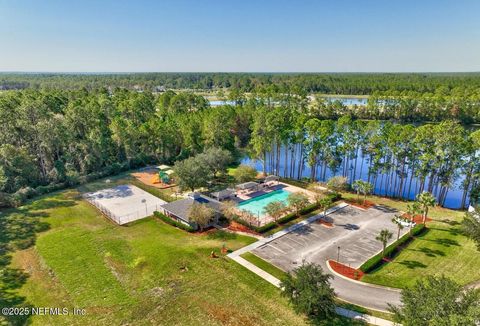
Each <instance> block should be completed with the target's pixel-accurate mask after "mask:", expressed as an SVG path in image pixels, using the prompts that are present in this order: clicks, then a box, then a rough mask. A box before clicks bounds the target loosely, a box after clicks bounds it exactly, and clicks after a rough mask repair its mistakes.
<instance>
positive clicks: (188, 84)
mask: <svg viewBox="0 0 480 326" xmlns="http://www.w3.org/2000/svg"><path fill="white" fill-rule="evenodd" d="M269 85H274V86H275V87H278V88H280V89H283V88H285V87H286V88H291V89H295V88H296V89H298V90H300V89H301V90H303V91H305V92H308V93H324V94H359V95H360V94H363V95H370V94H372V93H374V92H377V91H378V92H384V91H394V92H409V91H411V92H416V93H436V92H437V90H438V89H442V92H445V93H446V94H445V95H448V94H450V90H452V89H460V90H464V89H470V90H474V89H475V90H477V92H478V89H479V88H480V73H423V74H420V73H276V74H273V73H131V74H127V73H123V74H120V73H119V74H55V73H0V90H1V89H4V90H7V89H24V88H33V89H44V88H48V89H81V88H87V89H97V88H102V87H105V88H116V87H122V88H128V89H143V90H149V91H156V90H158V89H163V88H167V89H191V90H212V89H219V88H236V89H239V90H240V91H242V92H252V91H254V90H255V89H258V88H263V87H266V86H269Z"/></svg>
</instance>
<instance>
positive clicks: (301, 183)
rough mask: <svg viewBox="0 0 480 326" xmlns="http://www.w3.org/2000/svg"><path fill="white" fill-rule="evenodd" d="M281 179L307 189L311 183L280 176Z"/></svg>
mask: <svg viewBox="0 0 480 326" xmlns="http://www.w3.org/2000/svg"><path fill="white" fill-rule="evenodd" d="M280 181H281V182H285V183H288V184H291V185H292V186H296V187H299V188H303V189H306V188H307V187H308V185H309V183H308V182H306V181H302V180H295V179H287V178H280Z"/></svg>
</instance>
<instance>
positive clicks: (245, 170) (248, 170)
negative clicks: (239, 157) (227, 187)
mask: <svg viewBox="0 0 480 326" xmlns="http://www.w3.org/2000/svg"><path fill="white" fill-rule="evenodd" d="M233 177H234V178H235V180H236V181H237V182H247V181H253V180H255V178H256V177H257V170H255V168H253V167H251V166H249V165H243V164H242V165H240V166H239V167H238V168H236V169H235V170H234V171H233Z"/></svg>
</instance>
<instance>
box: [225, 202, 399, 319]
mask: <svg viewBox="0 0 480 326" xmlns="http://www.w3.org/2000/svg"><path fill="white" fill-rule="evenodd" d="M347 206H348V204H345V203H342V204H339V205H337V206H334V207H332V208H330V209H328V210H327V212H326V213H327V215H328V214H331V213H333V212H336V211H337V210H339V209H342V208H344V207H347ZM321 217H323V214H318V215H314V216H311V217H309V218H308V219H306V220H304V221H302V222H299V223H297V224H294V225H292V226H290V227H288V228H286V229H284V230H281V231H279V232H277V233H275V234H272V235H270V236H268V237H266V238H263V239H260V240H259V241H257V242H255V243H252V244H250V245H248V246H246V247H243V248H241V249H239V250H237V251H234V252H232V253H230V254H228V257H230V258H231V259H233V260H234V261H236V262H237V263H239V264H240V265H242V266H244V267H245V268H247V269H248V270H250V271H251V272H253V273H255V274H257V275H258V276H260V277H261V278H263V279H264V280H266V281H267V282H269V283H270V284H272V285H274V286H276V287H278V288H280V280H279V279H277V278H276V277H274V276H273V275H271V274H269V273H267V272H265V271H264V270H262V269H260V268H258V267H257V266H255V265H254V264H252V263H250V262H249V261H247V260H245V259H243V258H242V257H240V255H242V254H244V253H246V252H249V251H251V250H253V249H256V248H258V247H260V246H262V245H264V244H266V243H268V242H270V241H273V240H275V239H277V238H279V237H281V236H283V235H285V234H287V233H289V232H292V231H294V230H296V229H298V228H301V227H303V226H305V225H308V224H310V223H313V222H315V221H316V220H318V219H320V218H321ZM343 281H344V282H346V283H347V286H348V285H350V286H351V285H352V284H351V283H350V284H349V282H348V281H347V280H343ZM354 284H355V283H354ZM355 285H356V286H357V287H360V291H361V290H362V288H361V287H362V286H363V285H359V284H355ZM366 287H367V288H369V289H375V288H373V287H368V286H366ZM334 288H335V290H337V288H336V287H335V286H334ZM377 289H378V288H377ZM358 290H359V289H355V291H358ZM380 290H382V289H380ZM387 291H388V289H387ZM367 292H368V291H367ZM357 294H359V295H361V296H362V297H363V299H366V300H369V299H371V297H370V298H369V295H362V292H360V293H357ZM336 312H337V314H339V315H341V316H344V317H348V318H352V319H357V320H363V321H365V322H367V323H369V324H373V325H379V326H393V325H395V324H394V323H393V322H391V321H389V320H385V319H382V318H377V317H373V316H370V315H365V314H361V313H358V312H356V311H352V310H348V309H344V308H341V307H337V308H336Z"/></svg>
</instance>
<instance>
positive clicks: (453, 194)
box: [241, 145, 468, 208]
mask: <svg viewBox="0 0 480 326" xmlns="http://www.w3.org/2000/svg"><path fill="white" fill-rule="evenodd" d="M298 147H299V145H297V149H298ZM299 152H300V151H299V150H297V153H299ZM287 154H288V157H287V158H288V162H287V167H286V169H285V148H284V147H282V148H281V154H280V169H279V173H278V175H280V176H281V177H293V178H294V179H297V178H298V174H297V170H298V164H299V162H300V157H299V154H298V155H297V156H296V158H295V162H296V163H295V171H294V173H293V175H292V174H291V172H292V165H291V164H292V163H291V151H288V152H287ZM271 156H272V155H270V154H268V155H267V166H266V171H267V173H269V174H274V172H275V171H272V169H271V167H270V164H269V163H270V160H271ZM241 163H242V164H247V165H251V166H253V167H255V169H257V170H258V171H262V169H263V164H262V162H261V161H260V160H256V159H251V158H249V157H245V158H243V160H242V162H241ZM355 163H356V164H355ZM348 167H349V173H348V175H349V176H350V175H351V174H350V171H352V170H353V169H354V168H355V167H356V177H355V179H363V180H365V181H367V180H368V160H367V158H366V157H365V158H364V160H363V166H362V157H361V153H359V155H358V159H357V160H355V159H351V160H349V162H348ZM318 171H320V167H318V168H317V174H316V175H317V176H319V178H317V181H327V180H328V179H330V178H331V177H332V176H334V175H342V171H341V169H339V170H338V171H337V173H333V171H331V170H330V169H328V168H327V169H326V173H325V178H324V179H322V173H319V172H318ZM310 175H311V168H310V167H309V166H308V164H307V163H306V162H305V166H304V169H303V171H302V173H301V176H300V179H301V178H310ZM386 179H387V175H386V174H383V175H382V174H379V175H378V179H377V183H376V185H375V189H374V194H376V195H381V196H385V195H386V196H389V195H392V193H393V192H391V191H388V190H387V182H386ZM410 179H412V186H411V191H410V192H408V186H409V183H410ZM463 179H464V177H463V176H462V175H460V176H459V178H458V179H457V180H456V181H455V184H454V185H453V187H451V188H450V189H449V191H448V193H447V197H446V200H445V205H444V206H445V207H448V208H460V205H461V202H462V195H463V190H462V189H460V186H461V183H462V181H463ZM396 180H397V181H399V180H400V178H398V177H396ZM427 180H428V178H427ZM349 181H350V180H349ZM393 182H395V177H394V178H393ZM419 183H420V182H419V180H418V179H417V178H415V177H414V178H411V174H410V171H408V177H407V179H406V181H405V189H404V191H403V195H404V198H406V199H411V200H412V199H415V188H416V187H418V186H419ZM425 189H428V182H426V185H425ZM467 204H468V200H467Z"/></svg>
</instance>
